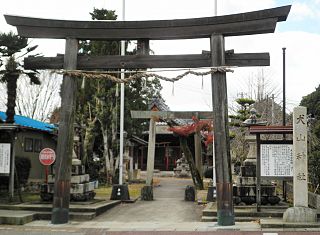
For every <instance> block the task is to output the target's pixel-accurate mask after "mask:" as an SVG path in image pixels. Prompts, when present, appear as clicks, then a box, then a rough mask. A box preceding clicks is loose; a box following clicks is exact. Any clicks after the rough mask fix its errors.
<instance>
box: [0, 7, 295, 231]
mask: <svg viewBox="0 0 320 235" xmlns="http://www.w3.org/2000/svg"><path fill="white" fill-rule="evenodd" d="M290 8H291V6H283V7H278V8H272V9H266V10H261V11H254V12H247V13H240V14H233V15H226V16H216V17H205V18H195V19H179V20H158V21H111V22H107V21H66V20H51V19H39V18H29V17H21V16H12V15H5V18H6V21H7V23H8V24H10V25H13V26H16V27H17V30H18V34H19V35H20V36H24V37H28V38H56V39H66V48H65V56H64V57H63V56H58V57H55V58H43V57H34V58H27V59H25V68H28V69H61V68H64V69H65V70H74V69H102V68H103V69H107V68H122V69H130V68H196V67H219V66H267V65H269V63H270V62H269V54H268V53H253V54H226V53H225V49H224V37H228V36H241V35H253V34H263V33H273V32H274V30H275V27H276V25H277V22H280V21H285V20H286V19H287V16H288V14H289V11H290ZM191 38H210V47H211V53H210V54H208V55H205V54H200V55H164V56H152V55H136V56H77V52H78V40H79V39H92V40H144V41H145V42H148V41H149V40H159V39H160V40H168V39H191ZM211 78H212V104H213V113H214V122H215V132H214V140H215V156H216V169H217V171H216V174H217V217H218V224H219V225H233V224H234V212H233V202H232V182H231V168H230V151H229V150H230V145H229V138H228V116H227V110H228V104H227V85H226V73H225V72H221V71H220V72H218V73H215V74H212V75H211ZM76 89H77V88H76V83H75V80H74V79H72V78H71V77H70V76H67V75H64V76H63V84H62V101H61V104H62V107H61V120H60V125H59V136H58V146H57V160H56V165H57V167H56V175H57V177H56V181H55V188H54V189H55V190H54V201H53V210H52V223H53V224H59V223H67V222H68V219H69V198H70V172H71V158H72V142H73V139H72V137H73V128H72V126H73V121H74V101H75V91H76Z"/></svg>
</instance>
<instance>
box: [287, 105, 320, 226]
mask: <svg viewBox="0 0 320 235" xmlns="http://www.w3.org/2000/svg"><path fill="white" fill-rule="evenodd" d="M307 136H308V133H307V108H306V107H302V106H299V107H296V108H294V109H293V207H290V208H288V209H287V210H286V211H285V213H284V214H283V221H284V222H298V223H312V222H317V212H316V210H313V209H311V208H309V207H308V150H307Z"/></svg>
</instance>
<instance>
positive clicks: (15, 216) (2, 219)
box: [0, 210, 37, 225]
mask: <svg viewBox="0 0 320 235" xmlns="http://www.w3.org/2000/svg"><path fill="white" fill-rule="evenodd" d="M36 216H37V212H34V211H19V210H15V211H10V210H0V224H9V225H24V224H26V223H30V222H32V221H33V220H35V218H36Z"/></svg>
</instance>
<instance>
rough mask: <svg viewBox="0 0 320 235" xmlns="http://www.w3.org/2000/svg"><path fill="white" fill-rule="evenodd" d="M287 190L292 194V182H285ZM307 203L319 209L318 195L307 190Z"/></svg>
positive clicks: (319, 198)
mask: <svg viewBox="0 0 320 235" xmlns="http://www.w3.org/2000/svg"><path fill="white" fill-rule="evenodd" d="M286 189H287V192H288V193H290V194H292V192H293V187H292V184H289V183H287V187H286ZM308 204H309V206H310V207H312V208H315V209H320V195H319V194H316V193H312V192H308Z"/></svg>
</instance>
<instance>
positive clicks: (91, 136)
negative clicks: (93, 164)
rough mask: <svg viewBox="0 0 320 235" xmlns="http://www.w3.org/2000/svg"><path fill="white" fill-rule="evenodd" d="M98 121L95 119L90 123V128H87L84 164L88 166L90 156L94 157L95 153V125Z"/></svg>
mask: <svg viewBox="0 0 320 235" xmlns="http://www.w3.org/2000/svg"><path fill="white" fill-rule="evenodd" d="M96 121H97V119H96V118H95V119H93V120H92V121H91V122H89V126H88V127H87V128H86V133H85V137H84V143H83V145H84V155H83V159H82V164H85V165H87V164H88V158H89V156H90V155H92V152H93V145H94V140H95V133H94V129H95V125H96Z"/></svg>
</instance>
